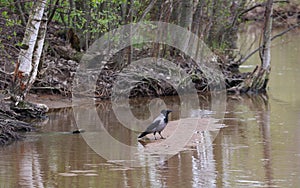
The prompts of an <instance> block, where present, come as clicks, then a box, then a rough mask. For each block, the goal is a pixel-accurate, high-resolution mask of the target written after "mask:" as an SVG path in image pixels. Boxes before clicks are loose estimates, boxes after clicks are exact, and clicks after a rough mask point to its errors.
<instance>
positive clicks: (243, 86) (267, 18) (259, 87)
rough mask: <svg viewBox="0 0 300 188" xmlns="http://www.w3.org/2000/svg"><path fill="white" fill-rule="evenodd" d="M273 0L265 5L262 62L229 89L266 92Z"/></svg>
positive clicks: (260, 50) (260, 51)
mask: <svg viewBox="0 0 300 188" xmlns="http://www.w3.org/2000/svg"><path fill="white" fill-rule="evenodd" d="M272 14H273V0H268V1H267V2H266V5H265V15H264V27H263V31H262V37H261V45H260V46H261V47H260V48H259V55H260V59H261V64H260V65H258V66H256V68H255V69H254V71H253V72H252V73H251V74H250V75H249V76H248V78H246V79H245V80H244V81H243V82H242V83H240V84H239V85H238V86H236V87H233V88H230V89H229V91H234V92H238V93H239V92H242V93H249V92H250V93H257V92H265V91H266V87H267V84H268V81H269V74H270V70H271V40H272V36H271V32H272Z"/></svg>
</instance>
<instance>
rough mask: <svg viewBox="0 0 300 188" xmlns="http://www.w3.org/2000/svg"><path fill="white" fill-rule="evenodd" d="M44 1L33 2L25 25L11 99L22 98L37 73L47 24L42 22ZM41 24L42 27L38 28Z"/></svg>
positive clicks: (17, 99)
mask: <svg viewBox="0 0 300 188" xmlns="http://www.w3.org/2000/svg"><path fill="white" fill-rule="evenodd" d="M46 2H47V0H38V1H36V2H35V3H34V5H33V11H32V14H31V15H30V17H29V19H28V22H27V25H26V30H25V34H24V38H23V41H22V44H23V48H22V49H21V50H20V53H19V57H18V62H17V64H16V69H15V74H14V82H13V84H12V88H11V94H12V97H13V100H15V101H16V102H18V101H21V100H24V98H25V96H26V93H27V92H28V91H29V90H30V86H31V85H32V83H33V82H34V81H35V78H36V75H37V67H38V64H39V61H40V56H41V52H42V48H43V44H44V38H45V32H46V24H47V23H45V24H42V22H43V21H42V18H43V15H44V10H45V6H46ZM41 25H43V26H42V27H44V29H41V30H40V27H41ZM39 33H40V34H39ZM39 37H40V38H39Z"/></svg>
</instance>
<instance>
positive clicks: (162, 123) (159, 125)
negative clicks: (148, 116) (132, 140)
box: [138, 110, 172, 140]
mask: <svg viewBox="0 0 300 188" xmlns="http://www.w3.org/2000/svg"><path fill="white" fill-rule="evenodd" d="M170 112H172V110H162V111H161V112H160V114H159V116H158V117H157V118H155V119H154V121H153V122H152V123H151V124H150V125H149V126H148V127H147V129H146V130H145V131H144V132H142V133H141V134H140V136H139V137H138V138H142V137H144V136H146V135H147V134H150V133H153V135H154V138H155V140H156V137H155V134H156V132H158V134H159V135H160V137H161V138H162V139H164V137H163V136H162V135H161V131H163V130H164V128H165V127H166V125H167V124H168V115H169V113H170Z"/></svg>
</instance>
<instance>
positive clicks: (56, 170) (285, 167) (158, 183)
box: [0, 33, 300, 187]
mask: <svg viewBox="0 0 300 188" xmlns="http://www.w3.org/2000/svg"><path fill="white" fill-rule="evenodd" d="M242 37H243V38H245V39H247V38H250V39H251V37H253V36H251V35H250V34H248V35H247V36H242ZM248 40H249V39H247V41H248ZM299 41H300V36H299V35H297V34H296V33H290V34H288V35H286V36H284V37H282V38H281V39H279V40H277V41H275V42H274V43H273V47H272V74H271V77H270V83H269V89H268V96H254V97H249V96H243V97H237V96H228V97H227V99H226V110H225V111H224V113H225V117H224V121H223V123H224V124H225V126H226V127H224V128H222V129H221V130H220V131H219V132H218V134H217V135H216V136H215V137H209V136H208V134H209V133H207V132H203V133H201V134H202V136H203V140H202V141H201V143H199V145H197V146H196V147H193V148H190V149H188V150H184V151H182V152H180V153H178V154H176V155H173V156H171V158H170V159H168V160H165V158H163V157H161V159H160V160H159V162H158V163H155V165H151V164H149V165H148V166H144V167H143V166H142V167H131V166H127V165H125V166H124V165H120V164H118V162H120V161H113V160H111V161H108V160H107V159H104V158H103V157H101V156H99V155H98V154H97V153H96V152H95V151H94V150H93V149H92V148H90V147H89V146H88V145H87V142H86V141H85V140H84V139H83V136H82V135H80V134H69V132H70V131H72V130H75V129H76V128H77V126H76V122H75V118H74V114H73V112H72V108H65V109H60V110H56V111H52V112H50V113H49V119H48V120H47V121H45V122H41V123H38V124H39V125H40V126H41V130H40V131H39V132H38V133H28V134H26V139H25V140H24V141H22V142H16V143H13V144H11V145H9V146H5V147H2V148H0V155H1V158H0V187H298V186H300V178H299V177H300V147H299V146H300V97H299V95H298V93H299V92H300V86H299V83H300V76H299V75H298V72H299V69H300V63H299V59H300V48H299ZM248 42H249V41H248ZM257 61H258V59H257V57H253V58H252V59H251V60H250V62H249V63H248V64H247V66H246V65H245V66H244V70H247V69H249V68H253V67H252V65H253V64H254V62H257ZM163 99H164V100H165V103H166V105H167V107H168V108H171V109H173V110H174V112H173V113H172V114H171V120H176V119H178V118H179V115H180V110H179V108H180V102H179V99H178V97H165V98H163ZM149 101H150V99H148V98H141V99H134V100H132V101H130V104H131V106H132V109H131V111H132V113H133V114H134V115H135V117H138V118H139V119H141V120H145V119H148V118H149V119H151V118H150V117H151V114H150V112H149V110H148V109H147V108H146V106H147V105H146V104H149ZM200 103H201V105H200V107H201V108H202V109H206V110H208V112H209V110H211V104H210V97H201V100H200ZM97 112H98V114H99V117H100V118H101V120H102V121H103V123H104V124H105V129H106V130H107V131H108V132H109V133H110V135H112V136H113V137H114V138H116V139H117V140H119V141H120V142H122V143H125V144H127V145H132V146H135V147H137V148H143V146H142V145H141V143H139V142H137V140H136V136H137V135H138V132H133V131H130V130H129V129H128V128H126V127H123V126H120V123H119V122H118V121H117V119H116V117H115V115H114V113H113V111H112V107H111V104H110V103H109V102H102V103H99V104H98V105H97ZM86 121H89V117H87V119H86ZM83 134H85V133H83ZM209 135H210V134H209ZM209 138H212V140H209ZM98 139H99V140H101V138H98ZM102 141H103V142H104V143H105V142H106V140H102ZM105 144H106V143H105ZM110 146H111V145H110V143H107V148H109V149H110ZM110 151H114V152H116V153H115V154H118V152H117V150H116V149H115V150H114V149H111V150H110ZM159 157H160V156H156V158H159ZM140 158H141V159H142V158H143V156H140Z"/></svg>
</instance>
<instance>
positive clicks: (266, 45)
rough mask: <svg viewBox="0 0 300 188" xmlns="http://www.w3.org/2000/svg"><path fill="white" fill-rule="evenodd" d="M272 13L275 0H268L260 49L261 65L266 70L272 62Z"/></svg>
mask: <svg viewBox="0 0 300 188" xmlns="http://www.w3.org/2000/svg"><path fill="white" fill-rule="evenodd" d="M272 14H273V0H268V1H267V5H266V10H265V20H264V30H263V43H262V46H263V47H262V48H261V50H260V53H259V55H260V59H261V66H262V68H263V69H264V70H266V71H267V70H268V69H269V67H270V64H271V32H272V17H271V16H272Z"/></svg>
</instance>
